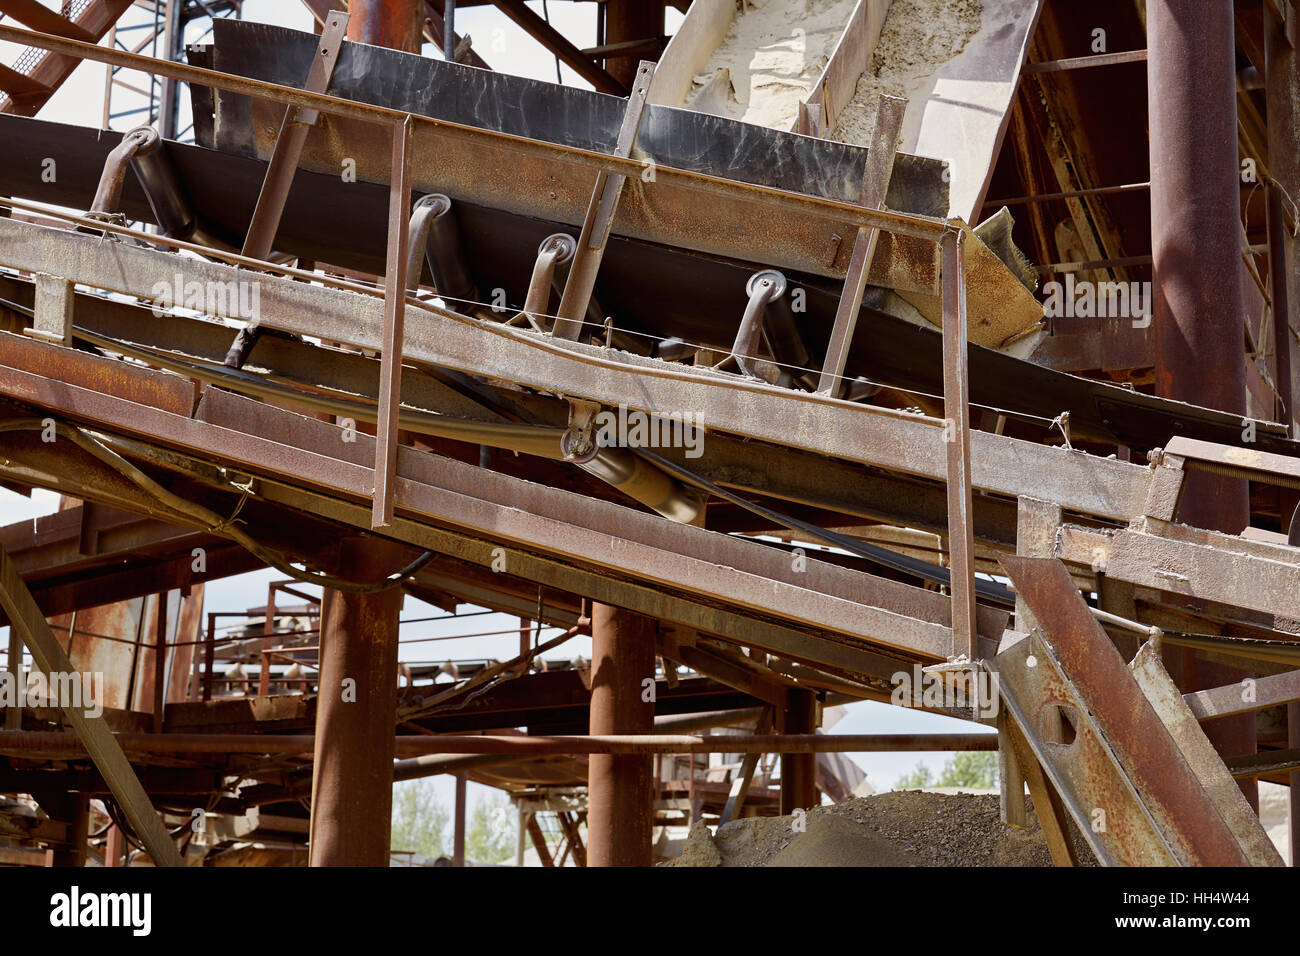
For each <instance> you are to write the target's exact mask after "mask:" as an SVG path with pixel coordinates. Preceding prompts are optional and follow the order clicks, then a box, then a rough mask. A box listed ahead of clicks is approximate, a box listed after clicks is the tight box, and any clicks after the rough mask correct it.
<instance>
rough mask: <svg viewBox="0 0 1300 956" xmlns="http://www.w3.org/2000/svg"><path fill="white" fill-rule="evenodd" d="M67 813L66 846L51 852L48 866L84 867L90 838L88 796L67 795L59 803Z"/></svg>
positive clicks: (79, 794)
mask: <svg viewBox="0 0 1300 956" xmlns="http://www.w3.org/2000/svg"><path fill="white" fill-rule="evenodd" d="M59 802H60V803H61V804H63V806H64V807H66V808H67V810H68V811H69V813H68V815H69V816H70V817H71V819H70V820H69V821H68V845H67V846H62V847H59V848H58V849H56V850H52V851H51V852H50V854H49V857H48V860H49V865H50V866H85V865H86V841H87V840H88V839H89V838H90V794H88V793H69V794H67V795H66V799H64V800H60V801H59Z"/></svg>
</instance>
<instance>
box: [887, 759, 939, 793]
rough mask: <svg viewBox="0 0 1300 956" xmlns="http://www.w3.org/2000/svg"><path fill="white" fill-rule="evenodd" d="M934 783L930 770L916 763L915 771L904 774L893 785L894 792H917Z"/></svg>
mask: <svg viewBox="0 0 1300 956" xmlns="http://www.w3.org/2000/svg"><path fill="white" fill-rule="evenodd" d="M933 782H934V775H933V774H931V773H930V768H929V767H927V766H926V765H925V764H923V763H920V762H918V763H917V765H916V769H915V770H913V771H912V772H911V773H905V774H903V775H902V776H901V777H899V778H898V781H897V782H896V783H895V784H894V789H895V790H917V789H919V788H921V787H928V786H930V785H931V784H932V783H933Z"/></svg>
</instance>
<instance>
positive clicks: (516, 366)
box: [0, 31, 1150, 521]
mask: <svg viewBox="0 0 1300 956" xmlns="http://www.w3.org/2000/svg"><path fill="white" fill-rule="evenodd" d="M0 33H2V31H0ZM72 257H75V259H73V258H72ZM175 261H176V260H175V256H172V255H168V254H165V253H157V252H154V251H152V250H146V249H140V248H135V247H131V246H128V245H127V244H125V243H103V244H102V245H101V244H100V243H99V241H98V240H97V239H96V238H95V237H92V236H82V235H79V234H76V233H72V232H67V231H64V230H50V229H45V228H42V227H39V226H33V225H31V224H28V223H20V222H15V221H12V220H6V219H0V263H4V264H7V265H10V266H13V267H16V268H22V269H28V270H34V271H42V270H45V271H48V268H49V263H51V262H67V263H68V266H67V268H66V270H65V271H66V272H67V275H66V277H67V278H68V279H71V280H73V281H76V282H81V283H85V284H87V285H92V286H96V287H98V288H104V289H109V290H112V291H116V292H122V293H124V294H128V295H136V296H139V297H141V298H143V299H148V298H150V297H151V296H152V294H153V289H154V285H153V283H155V282H156V281H163V282H167V283H171V282H173V281H174V278H173V277H174V273H175ZM73 262H76V263H78V264H77V265H76V266H75V267H74V266H73V264H72V263H73ZM187 269H189V270H192V278H193V279H194V280H195V281H199V282H207V281H213V282H223V283H224V282H228V281H239V280H240V279H241V278H243V279H245V280H246V278H247V273H245V272H242V271H240V270H237V269H235V268H234V267H231V266H224V265H219V264H216V263H210V262H199V261H195V262H194V263H193V264H190V263H188V262H187ZM258 281H259V282H260V290H261V305H262V311H263V315H264V319H263V324H264V325H265V326H268V327H272V326H273V327H276V328H279V329H281V330H283V331H286V332H293V333H295V334H299V335H312V336H321V337H324V338H328V339H330V340H332V341H337V342H343V343H346V344H349V345H354V346H357V347H360V348H365V349H372V350H379V349H381V347H382V343H381V334H382V328H383V321H382V302H381V301H380V300H378V299H376V298H373V297H369V296H361V295H355V294H351V293H347V292H341V291H339V290H335V289H328V288H322V287H319V286H313V285H309V284H306V283H303V282H294V281H290V280H288V279H281V278H277V277H273V276H264V277H260V278H259V280H258ZM406 338H407V341H406V349H405V352H406V356H407V358H408V359H410V360H414V361H422V362H428V363H430V364H434V365H440V366H442V367H445V368H450V369H454V370H456V371H464V372H468V373H470V374H484V373H485V371H486V370H490V373H491V374H492V376H493V377H495V378H501V379H506V380H510V381H515V382H518V383H519V384H523V385H528V386H531V387H534V388H539V389H543V390H546V391H549V392H558V393H562V394H564V395H566V396H573V397H581V398H585V399H589V400H592V401H601V402H606V403H609V404H614V405H617V404H619V403H625V404H628V405H629V407H635V408H638V409H640V410H643V411H647V412H650V413H654V414H660V413H664V414H666V413H668V412H670V411H672V410H677V409H681V408H692V409H699V410H700V411H701V412H702V414H703V416H704V420H705V421H706V422H708V423H709V427H710V428H716V429H718V430H720V431H725V432H731V433H734V434H739V435H748V436H750V437H752V438H759V439H762V440H765V441H769V442H773V443H776V444H779V445H786V446H791V447H794V448H797V449H801V450H804V451H810V452H816V453H818V454H823V455H829V456H831V457H835V458H844V459H848V460H850V461H855V462H860V463H862V464H870V465H876V466H879V467H882V468H886V469H889V470H893V471H899V472H902V473H904V474H912V475H918V476H920V477H924V478H932V479H939V480H943V479H944V478H945V477H946V464H945V460H946V455H945V445H946V443H945V442H944V441H943V431H944V427H943V425H944V423H943V421H942V420H940V419H932V418H926V417H922V416H918V415H909V414H906V413H903V412H897V411H894V410H892V409H883V408H877V407H873V406H863V405H857V404H853V403H848V402H840V401H837V400H833V399H829V398H826V397H824V396H816V395H813V394H810V393H800V392H791V391H790V390H788V389H781V388H776V387H774V386H770V385H767V384H766V383H763V382H756V381H752V380H742V381H736V382H730V381H728V382H725V383H723V382H720V381H719V379H718V378H717V377H716V376H711V375H707V374H703V373H699V372H693V371H691V370H689V369H687V368H684V367H680V366H673V367H670V368H667V369H665V368H664V366H663V364H662V363H657V362H651V360H641V361H640V362H637V361H635V360H633V359H631V358H628V359H627V361H625V362H624V361H616V360H613V359H611V357H610V355H609V354H608V350H605V349H595V348H591V347H588V346H585V345H583V344H581V343H576V342H574V343H569V344H567V345H566V346H565V348H564V349H563V350H559V349H556V348H555V347H554V346H553V345H551V344H549V340H547V339H543V338H541V337H539V336H538V335H536V334H535V333H526V332H520V331H517V330H513V329H507V328H502V327H489V326H482V327H477V326H476V327H470V326H467V325H465V323H464V317H463V316H462V317H455V316H452V315H450V314H448V313H444V312H442V310H438V309H436V308H432V307H428V306H421V307H419V308H415V307H411V306H410V304H409V302H408V310H407V316H406ZM647 362H650V363H651V364H650V365H649V366H647V365H646V364H645V363H647ZM756 404H760V405H764V406H767V407H766V409H765V410H764V413H763V414H761V415H756V414H755V413H754V408H755V405H756ZM1149 481H1150V472H1149V469H1147V468H1144V467H1141V466H1139V465H1136V464H1129V463H1126V462H1120V461H1114V460H1108V459H1104V458H1098V457H1092V456H1089V455H1086V454H1081V453H1079V452H1071V451H1067V450H1065V449H1060V448H1051V447H1046V446H1042V445H1037V444H1034V443H1032V442H1025V441H1019V440H1016V439H1012V438H1008V437H1006V436H1002V435H996V434H993V433H991V432H984V431H976V432H973V433H972V434H971V482H972V486H973V487H974V488H976V489H979V490H984V491H989V492H993V493H996V494H1002V495H1010V496H1018V495H1021V494H1029V495H1032V496H1035V497H1042V498H1050V499H1052V500H1055V501H1057V502H1058V503H1059V504H1060V505H1061V506H1062V507H1063V508H1066V509H1068V510H1071V511H1077V512H1082V513H1085V514H1094V515H1098V516H1100V517H1107V518H1116V519H1121V520H1125V521H1127V520H1129V519H1130V518H1132V517H1133V515H1135V514H1137V513H1139V511H1140V509H1141V507H1142V502H1143V501H1144V500H1145V496H1146V487H1147V484H1148V483H1149Z"/></svg>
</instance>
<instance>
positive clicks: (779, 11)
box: [685, 0, 897, 130]
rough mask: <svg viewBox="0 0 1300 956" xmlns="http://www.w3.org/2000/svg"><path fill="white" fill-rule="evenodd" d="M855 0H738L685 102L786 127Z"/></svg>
mask: <svg viewBox="0 0 1300 956" xmlns="http://www.w3.org/2000/svg"><path fill="white" fill-rule="evenodd" d="M895 2H897V0H895ZM856 5H857V0H749V2H748V3H746V4H745V5H744V6H745V8H744V9H741V7H740V5H739V4H738V5H737V10H736V15H735V17H734V18H733V19H732V21H731V27H730V28H729V29H728V30H727V35H726V37H725V38H724V39H723V41H722V43H721V44H719V46H718V48H717V49H716V50H715V51H714V52H713V56H711V57H710V58H709V62H708V65H707V66H706V67H705V69H704V71H703V72H702V73H699V74H697V75H696V77H695V82H694V84H693V85H692V87H691V90H690V92H688V93H687V95H686V103H685V106H686V107H687V108H689V109H693V110H698V111H699V112H703V113H713V114H715V115H718V116H726V117H729V118H730V119H736V120H742V121H743V122H746V123H754V124H756V125H758V126H767V127H770V128H772V129H785V130H788V129H790V128H791V127H792V126H794V121H795V119H796V118H797V117H798V115H799V102H800V101H801V100H803V99H806V98H807V96H808V94H809V93H810V92H812V88H813V85H814V84H815V83H816V82H817V80H818V79H819V78H820V77H821V75H822V71H823V70H824V69H825V68H826V62H827V61H828V60H829V59H830V56H831V54H832V53H833V52H834V51H835V45H836V44H837V43H839V40H840V36H841V35H842V34H843V33H844V27H845V25H846V24H847V23H848V22H849V15H850V14H852V13H853V8H854V7H855V6H856ZM723 71H725V72H723Z"/></svg>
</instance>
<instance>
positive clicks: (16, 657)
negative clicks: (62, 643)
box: [4, 627, 72, 730]
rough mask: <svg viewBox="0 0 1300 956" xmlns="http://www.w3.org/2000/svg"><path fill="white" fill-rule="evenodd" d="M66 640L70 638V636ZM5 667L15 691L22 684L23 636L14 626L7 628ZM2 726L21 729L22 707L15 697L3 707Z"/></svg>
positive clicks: (9, 728)
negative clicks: (7, 649) (3, 721)
mask: <svg viewBox="0 0 1300 956" xmlns="http://www.w3.org/2000/svg"><path fill="white" fill-rule="evenodd" d="M68 640H69V641H71V640H72V638H71V636H69V638H68ZM5 667H6V668H8V670H9V674H10V679H11V680H13V688H14V691H15V692H17V690H18V689H19V688H20V687H22V686H23V683H22V681H23V637H22V635H21V634H19V633H18V629H17V628H16V627H11V628H9V653H8V655H7V656H6V657H5ZM14 696H15V698H17V697H18V696H19V695H18V694H17V693H15V695H14ZM4 726H5V730H22V729H23V709H22V708H21V707H19V706H18V700H17V699H15V700H14V703H13V706H11V707H7V708H5V725H4Z"/></svg>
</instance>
